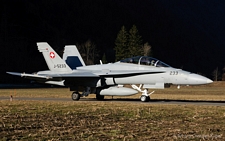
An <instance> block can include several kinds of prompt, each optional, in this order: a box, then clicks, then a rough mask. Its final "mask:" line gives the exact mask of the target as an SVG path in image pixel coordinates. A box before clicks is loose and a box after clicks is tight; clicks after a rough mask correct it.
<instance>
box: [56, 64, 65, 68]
mask: <svg viewBox="0 0 225 141" xmlns="http://www.w3.org/2000/svg"><path fill="white" fill-rule="evenodd" d="M54 68H66V64H56V65H54Z"/></svg>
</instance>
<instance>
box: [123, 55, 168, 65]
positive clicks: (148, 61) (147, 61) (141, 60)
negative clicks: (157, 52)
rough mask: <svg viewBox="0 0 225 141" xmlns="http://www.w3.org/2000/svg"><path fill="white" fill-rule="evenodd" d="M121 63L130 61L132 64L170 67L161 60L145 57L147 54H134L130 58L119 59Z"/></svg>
mask: <svg viewBox="0 0 225 141" xmlns="http://www.w3.org/2000/svg"><path fill="white" fill-rule="evenodd" d="M120 62H121V63H132V64H140V65H148V66H155V67H171V66H169V65H167V64H166V63H163V62H162V61H160V60H158V59H155V58H152V57H147V56H136V57H132V58H126V59H123V60H120Z"/></svg>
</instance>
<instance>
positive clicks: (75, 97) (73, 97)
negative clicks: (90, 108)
mask: <svg viewBox="0 0 225 141" xmlns="http://www.w3.org/2000/svg"><path fill="white" fill-rule="evenodd" d="M71 97H72V100H74V101H78V100H79V99H80V94H79V93H78V92H73V93H72V95H71Z"/></svg>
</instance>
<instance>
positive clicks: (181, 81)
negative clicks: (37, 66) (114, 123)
mask: <svg viewBox="0 0 225 141" xmlns="http://www.w3.org/2000/svg"><path fill="white" fill-rule="evenodd" d="M37 46H38V50H39V51H40V52H42V54H43V56H44V58H45V61H46V63H47V65H48V68H49V70H47V71H39V72H37V73H33V74H27V73H16V72H7V73H9V74H12V75H18V76H21V77H24V78H27V79H31V80H35V81H37V82H40V83H47V84H55V85H62V86H67V87H69V88H70V90H71V91H74V92H73V93H72V99H73V100H79V99H80V97H84V96H88V95H89V94H91V93H94V94H96V98H97V99H98V100H103V99H104V96H129V95H134V94H137V93H138V92H141V93H142V95H141V97H140V100H141V101H143V102H146V101H149V100H150V95H151V94H152V93H153V92H154V91H153V92H151V93H148V89H164V88H165V87H168V86H170V85H178V87H179V86H180V85H201V84H208V83H212V80H210V79H208V78H206V77H204V76H201V75H198V74H194V73H191V72H187V71H184V70H181V69H177V68H173V67H171V66H169V65H167V64H165V63H163V62H162V61H160V60H158V59H155V58H152V57H147V56H137V57H131V58H127V59H123V60H121V61H118V62H115V63H108V64H102V63H100V64H99V65H89V66H86V65H85V63H84V61H83V59H82V57H81V56H80V53H79V52H78V50H77V48H76V46H74V45H71V46H65V50H64V54H63V59H62V58H61V57H60V56H59V55H58V54H57V53H56V52H55V51H54V50H53V49H52V48H51V47H50V45H49V44H48V43H46V42H40V43H37ZM125 84H130V85H131V86H132V87H131V88H128V87H123V85H125ZM138 85H139V86H138ZM79 91H83V93H82V94H80V93H79Z"/></svg>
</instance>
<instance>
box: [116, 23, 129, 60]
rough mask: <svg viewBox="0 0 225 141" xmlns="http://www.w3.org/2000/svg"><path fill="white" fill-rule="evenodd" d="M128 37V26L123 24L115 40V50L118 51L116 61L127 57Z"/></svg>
mask: <svg viewBox="0 0 225 141" xmlns="http://www.w3.org/2000/svg"><path fill="white" fill-rule="evenodd" d="M127 38H128V33H127V31H126V28H125V26H122V28H121V30H120V31H119V33H118V34H117V38H116V41H115V48H114V50H115V51H116V61H119V60H121V59H124V58H126V57H127V52H128V47H127Z"/></svg>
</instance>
